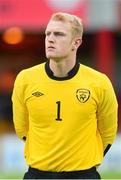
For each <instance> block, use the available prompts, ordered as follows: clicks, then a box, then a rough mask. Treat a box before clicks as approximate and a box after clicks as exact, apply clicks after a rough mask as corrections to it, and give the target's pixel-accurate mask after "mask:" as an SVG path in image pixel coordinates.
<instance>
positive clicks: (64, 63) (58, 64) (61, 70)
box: [49, 59, 76, 77]
mask: <svg viewBox="0 0 121 180" xmlns="http://www.w3.org/2000/svg"><path fill="white" fill-rule="evenodd" d="M75 64H76V59H72V60H70V59H69V60H61V61H54V60H52V59H50V64H49V65H50V69H51V70H52V72H53V74H54V76H56V77H66V76H68V72H69V71H70V70H71V69H72V68H73V67H74V65H75Z"/></svg>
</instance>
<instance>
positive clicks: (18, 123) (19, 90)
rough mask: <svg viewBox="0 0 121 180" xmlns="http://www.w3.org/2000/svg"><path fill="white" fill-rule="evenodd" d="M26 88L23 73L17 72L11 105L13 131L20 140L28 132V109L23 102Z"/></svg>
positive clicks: (24, 137)
mask: <svg viewBox="0 0 121 180" xmlns="http://www.w3.org/2000/svg"><path fill="white" fill-rule="evenodd" d="M25 89H26V84H25V83H24V76H23V73H22V72H21V73H19V75H18V76H17V78H16V80H15V83H14V89H13V94H12V103H13V104H12V105H13V122H14V126H15V131H16V133H17V135H18V137H19V138H20V139H22V140H26V136H27V132H28V126H29V121H28V111H27V108H26V105H25V102H24V98H25V97H24V96H25V95H24V94H25V93H24V92H25Z"/></svg>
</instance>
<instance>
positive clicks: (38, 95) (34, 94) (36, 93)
mask: <svg viewBox="0 0 121 180" xmlns="http://www.w3.org/2000/svg"><path fill="white" fill-rule="evenodd" d="M32 95H33V96H36V97H40V96H42V95H44V94H43V93H41V92H39V91H36V92H34V93H32Z"/></svg>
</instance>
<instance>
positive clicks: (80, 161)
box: [12, 62, 117, 172]
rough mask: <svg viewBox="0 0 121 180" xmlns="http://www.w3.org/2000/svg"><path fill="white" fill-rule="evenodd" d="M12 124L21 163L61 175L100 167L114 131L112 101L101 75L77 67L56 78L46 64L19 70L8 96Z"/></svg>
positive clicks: (109, 83) (115, 123)
mask: <svg viewBox="0 0 121 180" xmlns="http://www.w3.org/2000/svg"><path fill="white" fill-rule="evenodd" d="M12 101H13V121H14V125H15V130H16V133H17V135H18V136H19V137H20V139H25V138H26V141H25V159H26V162H27V164H28V165H29V166H31V167H33V168H37V169H39V170H45V171H53V172H61V171H76V170H84V169H89V168H91V167H93V166H96V165H99V164H100V163H101V162H102V160H103V156H104V150H105V149H106V147H107V146H108V144H112V143H113V141H114V139H115V136H116V131H117V100H116V96H115V93H114V90H113V87H112V85H111V82H110V80H109V79H108V78H107V76H106V75H104V74H102V73H100V72H97V71H96V70H94V69H92V68H89V67H87V66H85V65H83V64H79V63H77V64H76V65H75V67H74V68H73V69H72V70H71V71H70V72H69V73H68V76H67V77H64V78H62V77H60V78H59V77H55V76H54V75H53V72H52V71H51V69H50V68H49V62H47V63H42V64H40V65H37V66H34V67H32V68H28V69H25V70H23V71H21V72H20V73H19V74H18V76H17V78H16V81H15V84H14V90H13V95H12Z"/></svg>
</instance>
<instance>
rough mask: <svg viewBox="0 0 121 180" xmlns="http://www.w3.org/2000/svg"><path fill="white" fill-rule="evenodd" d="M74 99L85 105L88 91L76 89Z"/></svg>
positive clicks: (88, 94)
mask: <svg viewBox="0 0 121 180" xmlns="http://www.w3.org/2000/svg"><path fill="white" fill-rule="evenodd" d="M76 97H77V99H78V100H79V101H80V102H81V103H85V102H86V101H87V100H88V99H89V97H90V91H89V90H88V89H78V90H77V91H76Z"/></svg>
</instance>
